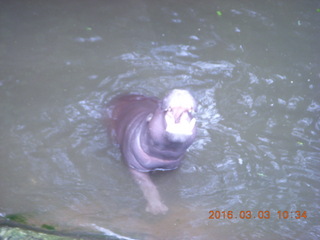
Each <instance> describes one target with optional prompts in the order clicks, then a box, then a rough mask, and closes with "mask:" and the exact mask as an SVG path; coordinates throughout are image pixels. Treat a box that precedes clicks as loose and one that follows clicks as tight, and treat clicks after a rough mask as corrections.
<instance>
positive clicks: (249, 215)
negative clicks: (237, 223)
mask: <svg viewBox="0 0 320 240" xmlns="http://www.w3.org/2000/svg"><path fill="white" fill-rule="evenodd" d="M208 218H209V219H270V218H278V219H301V218H304V219H305V218H307V211H277V212H275V213H273V214H272V213H271V212H270V211H268V210H266V211H238V212H235V211H213V210H211V211H209V217H208Z"/></svg>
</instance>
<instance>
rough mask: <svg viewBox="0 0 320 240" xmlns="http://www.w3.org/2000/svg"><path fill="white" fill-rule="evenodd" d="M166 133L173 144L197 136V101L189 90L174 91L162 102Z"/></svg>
mask: <svg viewBox="0 0 320 240" xmlns="http://www.w3.org/2000/svg"><path fill="white" fill-rule="evenodd" d="M161 109H162V111H164V120H165V132H166V135H167V136H168V139H169V140H171V141H173V142H184V141H186V140H187V139H189V138H190V137H193V136H194V134H195V123H196V119H195V118H194V117H193V113H194V111H195V110H196V101H195V100H194V98H193V97H192V95H191V94H190V93H189V92H188V91H187V90H181V89H174V90H172V91H171V92H170V93H169V94H168V95H167V96H166V97H165V98H164V99H163V101H162V105H161Z"/></svg>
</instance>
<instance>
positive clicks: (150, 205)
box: [109, 89, 196, 214]
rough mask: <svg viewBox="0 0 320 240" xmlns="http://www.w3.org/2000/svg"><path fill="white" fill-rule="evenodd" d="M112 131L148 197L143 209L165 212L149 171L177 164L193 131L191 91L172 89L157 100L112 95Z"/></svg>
mask: <svg viewBox="0 0 320 240" xmlns="http://www.w3.org/2000/svg"><path fill="white" fill-rule="evenodd" d="M109 109H110V119H111V132H112V135H113V137H114V138H115V140H116V142H117V143H118V144H119V145H120V149H121V153H122V155H123V158H124V160H125V162H126V163H127V165H128V166H129V169H130V172H131V173H132V176H133V178H134V180H135V181H136V183H137V184H138V185H139V187H140V189H141V190H142V192H143V195H144V197H145V199H146V201H147V207H146V211H147V212H150V213H152V214H165V213H166V212H167V211H168V207H167V206H166V205H165V204H164V203H163V202H162V200H161V197H160V194H159V192H158V190H157V187H156V186H155V185H154V183H153V182H152V180H151V178H150V176H149V172H151V171H157V170H158V171H167V170H173V169H176V168H177V167H179V165H180V163H181V161H182V159H183V157H184V155H185V152H186V150H187V148H188V147H189V146H190V145H191V144H192V142H193V141H194V138H195V135H196V126H195V123H196V120H195V118H194V117H193V113H194V111H195V110H196V102H195V100H194V98H193V97H192V95H191V94H190V93H189V92H188V91H186V90H181V89H174V90H172V91H170V92H169V93H168V95H167V96H166V97H165V98H164V99H163V100H160V99H158V98H156V97H146V96H143V95H136V94H129V95H121V96H117V97H115V98H114V99H113V100H112V101H111V103H110V107H109Z"/></svg>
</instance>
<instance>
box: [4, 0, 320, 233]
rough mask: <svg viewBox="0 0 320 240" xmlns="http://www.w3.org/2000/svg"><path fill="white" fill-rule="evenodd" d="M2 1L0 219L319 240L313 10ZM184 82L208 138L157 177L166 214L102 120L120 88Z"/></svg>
mask: <svg viewBox="0 0 320 240" xmlns="http://www.w3.org/2000/svg"><path fill="white" fill-rule="evenodd" d="M3 5H4V6H3V7H2V8H1V10H0V11H1V12H0V14H1V17H2V21H1V22H0V29H1V35H0V39H1V44H0V53H1V55H2V58H1V60H0V68H1V74H0V76H1V78H0V98H1V101H0V111H1V115H0V123H1V125H0V131H1V138H0V158H1V162H0V191H1V196H0V214H1V216H4V215H5V214H11V213H26V214H28V216H29V218H30V219H29V224H34V225H41V224H43V223H47V224H52V225H54V226H57V228H58V229H60V230H79V231H80V230H81V231H87V232H91V231H98V232H101V234H105V235H113V234H116V236H117V237H118V238H120V236H127V238H128V239H130V238H137V239H318V238H319V237H320V231H319V229H320V226H319V223H318V221H317V220H318V219H319V208H320V207H319V201H318V200H319V197H320V193H319V191H320V190H319V184H320V175H319V173H320V165H319V161H320V151H319V150H320V140H319V131H320V98H319V94H318V93H319V82H320V81H319V80H320V79H319V78H320V72H319V69H320V68H319V62H320V61H319V60H320V59H319V54H318V52H319V47H318V44H317V43H318V39H319V37H320V36H319V32H320V31H319V26H318V24H317V23H318V22H319V20H320V19H319V18H320V15H319V13H318V12H317V11H316V9H317V8H319V7H320V6H319V4H318V3H317V1H309V2H308V3H306V2H303V3H302V2H299V1H291V2H290V3H287V2H284V1H283V2H282V1H280V2H279V1H277V2H274V3H271V2H263V3H262V2H261V3H256V2H255V3H254V4H253V3H251V2H239V1H234V2H232V1H228V2H225V1H215V2H214V3H212V2H211V1H200V2H197V4H195V3H193V2H189V3H188V4H187V3H186V2H185V1H181V2H180V1H175V2H171V1H161V2H158V3H156V2H143V1H136V2H135V3H133V2H126V1H124V2H108V3H106V2H99V3H98V2H95V4H91V3H90V4H89V5H88V4H87V3H85V2H81V1H80V2H79V1H68V3H66V2H64V3H57V2H55V3H49V2H46V3H42V2H41V4H39V2H38V1H36V0H30V1H27V2H23V3H22V2H19V1H10V2H8V3H6V4H3ZM124 9H125V10H124ZM216 11H220V14H217V12H216ZM221 13H222V15H221ZM18 15H19V16H20V17H19V19H18V18H17V17H16V16H18ZM172 88H186V89H188V90H190V91H191V92H192V94H193V95H194V96H195V98H196V99H197V101H198V103H199V108H198V112H197V118H198V121H197V124H198V137H197V140H196V141H195V143H194V144H193V145H192V147H191V148H190V149H189V151H188V153H187V157H186V159H185V161H184V163H183V165H182V166H181V168H180V169H178V170H176V171H172V172H169V173H154V174H152V177H153V179H154V181H155V183H156V184H157V186H159V190H160V192H161V195H162V196H163V198H164V201H165V202H166V203H167V204H168V206H169V208H170V211H169V212H168V214H167V215H165V216H160V217H159V216H151V215H150V214H148V213H146V212H144V206H145V202H144V199H143V197H142V195H141V193H140V191H139V189H138V187H137V186H136V185H135V184H134V183H133V181H132V179H131V176H130V174H129V173H128V171H127V169H126V167H125V165H124V164H123V163H122V161H121V155H120V153H119V150H118V149H117V147H116V146H114V144H113V143H112V142H111V141H110V139H109V138H108V136H107V131H106V129H105V124H104V120H103V116H104V110H105V106H106V103H107V102H108V101H109V100H110V99H111V98H112V97H114V96H115V95H116V94H118V93H120V92H128V91H129V92H139V93H143V94H146V95H156V96H158V97H162V96H163V95H164V94H165V93H166V92H167V91H168V90H169V89H172ZM209 211H221V212H222V211H232V212H233V214H234V216H238V217H237V218H235V217H234V218H232V219H227V218H222V217H220V219H208V218H209V216H210V214H209ZM241 211H252V216H253V217H252V219H241V218H240V216H239V215H238V213H240V212H241ZM259 211H269V212H270V218H269V219H259V218H258V217H257V216H258V215H257V214H258V212H259ZM278 211H288V213H289V216H288V219H279V216H278ZM296 211H301V212H303V211H306V212H307V217H301V218H300V219H296V216H295V215H294V214H295V212H296ZM254 217H256V218H254Z"/></svg>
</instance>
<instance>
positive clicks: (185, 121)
mask: <svg viewBox="0 0 320 240" xmlns="http://www.w3.org/2000/svg"><path fill="white" fill-rule="evenodd" d="M192 112H193V109H192V108H189V109H185V108H182V107H175V108H169V109H168V110H167V111H166V114H165V121H166V124H167V126H166V132H169V133H172V134H182V135H192V134H193V129H194V127H195V124H196V119H195V118H194V117H192Z"/></svg>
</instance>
